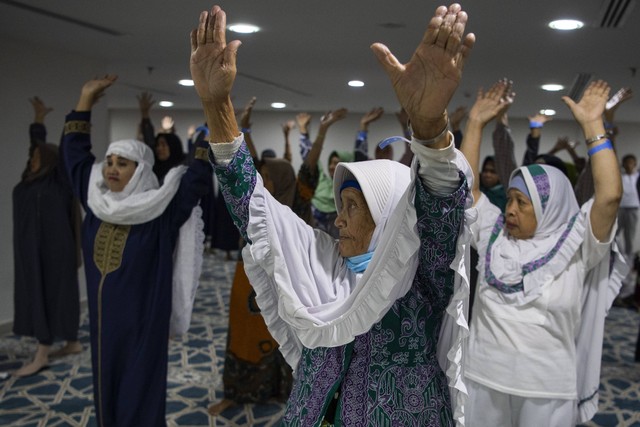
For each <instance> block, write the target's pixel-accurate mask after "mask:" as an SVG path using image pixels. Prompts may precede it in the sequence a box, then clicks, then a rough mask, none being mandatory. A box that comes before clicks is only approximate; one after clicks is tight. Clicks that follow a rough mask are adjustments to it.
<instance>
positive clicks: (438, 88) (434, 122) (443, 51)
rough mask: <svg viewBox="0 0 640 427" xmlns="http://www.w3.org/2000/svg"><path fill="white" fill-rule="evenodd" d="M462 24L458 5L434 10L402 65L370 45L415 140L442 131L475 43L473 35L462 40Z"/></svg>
mask: <svg viewBox="0 0 640 427" xmlns="http://www.w3.org/2000/svg"><path fill="white" fill-rule="evenodd" d="M466 23H467V14H466V12H464V11H462V10H461V7H460V5H459V4H452V5H451V6H449V8H446V7H445V6H440V7H438V8H437V9H436V11H435V14H434V16H433V17H432V18H431V21H430V22H429V26H428V27H427V30H426V32H425V34H424V37H423V38H422V41H421V42H420V44H419V45H418V47H417V49H416V50H415V52H414V54H413V56H412V57H411V60H410V61H409V62H408V63H406V64H402V63H400V62H399V61H398V59H396V57H395V56H394V55H393V54H392V53H391V51H390V50H389V49H388V48H387V47H386V46H385V45H383V44H381V43H375V44H373V45H372V46H371V48H372V49H373V51H374V53H375V55H376V57H377V58H378V61H379V62H380V64H381V65H382V67H383V68H384V70H385V71H386V73H387V75H388V76H389V79H390V80H391V84H392V86H393V89H394V90H395V92H396V96H397V97H398V100H399V101H400V105H401V106H402V107H403V108H404V109H405V110H406V111H407V114H408V115H409V119H410V120H411V126H412V128H413V131H414V134H415V135H416V137H417V138H420V139H429V138H432V137H434V136H435V135H437V134H438V133H439V132H440V131H442V125H443V123H444V121H445V117H446V116H445V114H446V107H447V105H448V104H449V101H450V100H451V97H452V96H453V94H454V93H455V91H456V89H457V88H458V84H459V83H460V78H461V76H462V69H463V67H464V62H465V60H466V58H467V57H468V55H469V53H470V52H471V49H472V47H473V44H474V43H475V36H474V35H473V34H467V35H466V36H464V37H463V35H464V29H465V26H466ZM438 128H439V129H438Z"/></svg>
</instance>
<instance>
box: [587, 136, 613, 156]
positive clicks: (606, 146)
mask: <svg viewBox="0 0 640 427" xmlns="http://www.w3.org/2000/svg"><path fill="white" fill-rule="evenodd" d="M602 150H613V144H612V143H611V141H609V140H608V139H606V140H605V141H604V142H603V143H602V144H600V145H596V146H595V147H593V148H590V149H589V151H587V154H588V155H589V157H591V156H593V155H594V154H596V153H597V152H598V151H602Z"/></svg>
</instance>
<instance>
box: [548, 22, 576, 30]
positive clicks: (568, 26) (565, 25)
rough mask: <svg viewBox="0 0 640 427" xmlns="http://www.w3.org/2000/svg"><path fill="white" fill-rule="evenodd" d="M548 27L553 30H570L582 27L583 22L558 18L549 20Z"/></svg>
mask: <svg viewBox="0 0 640 427" xmlns="http://www.w3.org/2000/svg"><path fill="white" fill-rule="evenodd" d="M549 27H551V28H553V29H554V30H560V31H571V30H577V29H580V28H582V27H584V22H582V21H578V20H576V19H558V20H556V21H551V22H549Z"/></svg>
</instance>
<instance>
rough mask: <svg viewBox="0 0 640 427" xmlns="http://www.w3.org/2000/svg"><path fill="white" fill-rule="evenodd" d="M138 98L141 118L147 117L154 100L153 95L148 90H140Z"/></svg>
mask: <svg viewBox="0 0 640 427" xmlns="http://www.w3.org/2000/svg"><path fill="white" fill-rule="evenodd" d="M137 98H138V108H139V109H140V114H141V115H142V117H143V118H149V111H151V107H153V104H155V103H156V101H155V100H154V99H153V96H152V95H151V94H150V93H149V92H142V93H141V94H140V95H138V96H137Z"/></svg>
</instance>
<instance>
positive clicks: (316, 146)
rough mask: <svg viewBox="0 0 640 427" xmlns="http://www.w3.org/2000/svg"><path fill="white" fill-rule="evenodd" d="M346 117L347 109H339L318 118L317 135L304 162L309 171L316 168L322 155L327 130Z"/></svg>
mask: <svg viewBox="0 0 640 427" xmlns="http://www.w3.org/2000/svg"><path fill="white" fill-rule="evenodd" d="M345 117H347V109H346V108H339V109H337V110H333V111H328V112H327V113H326V114H324V115H323V116H322V117H321V118H320V127H319V129H318V135H316V139H315V141H314V142H313V145H312V146H311V150H310V151H309V155H308V156H307V157H306V159H305V160H304V163H306V164H307V166H308V167H309V169H310V170H311V171H315V170H316V168H317V167H318V160H320V154H321V153H322V147H323V145H324V139H325V136H326V134H327V132H328V131H329V128H330V127H331V125H332V124H334V123H335V122H337V121H339V120H342V119H344V118H345Z"/></svg>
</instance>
